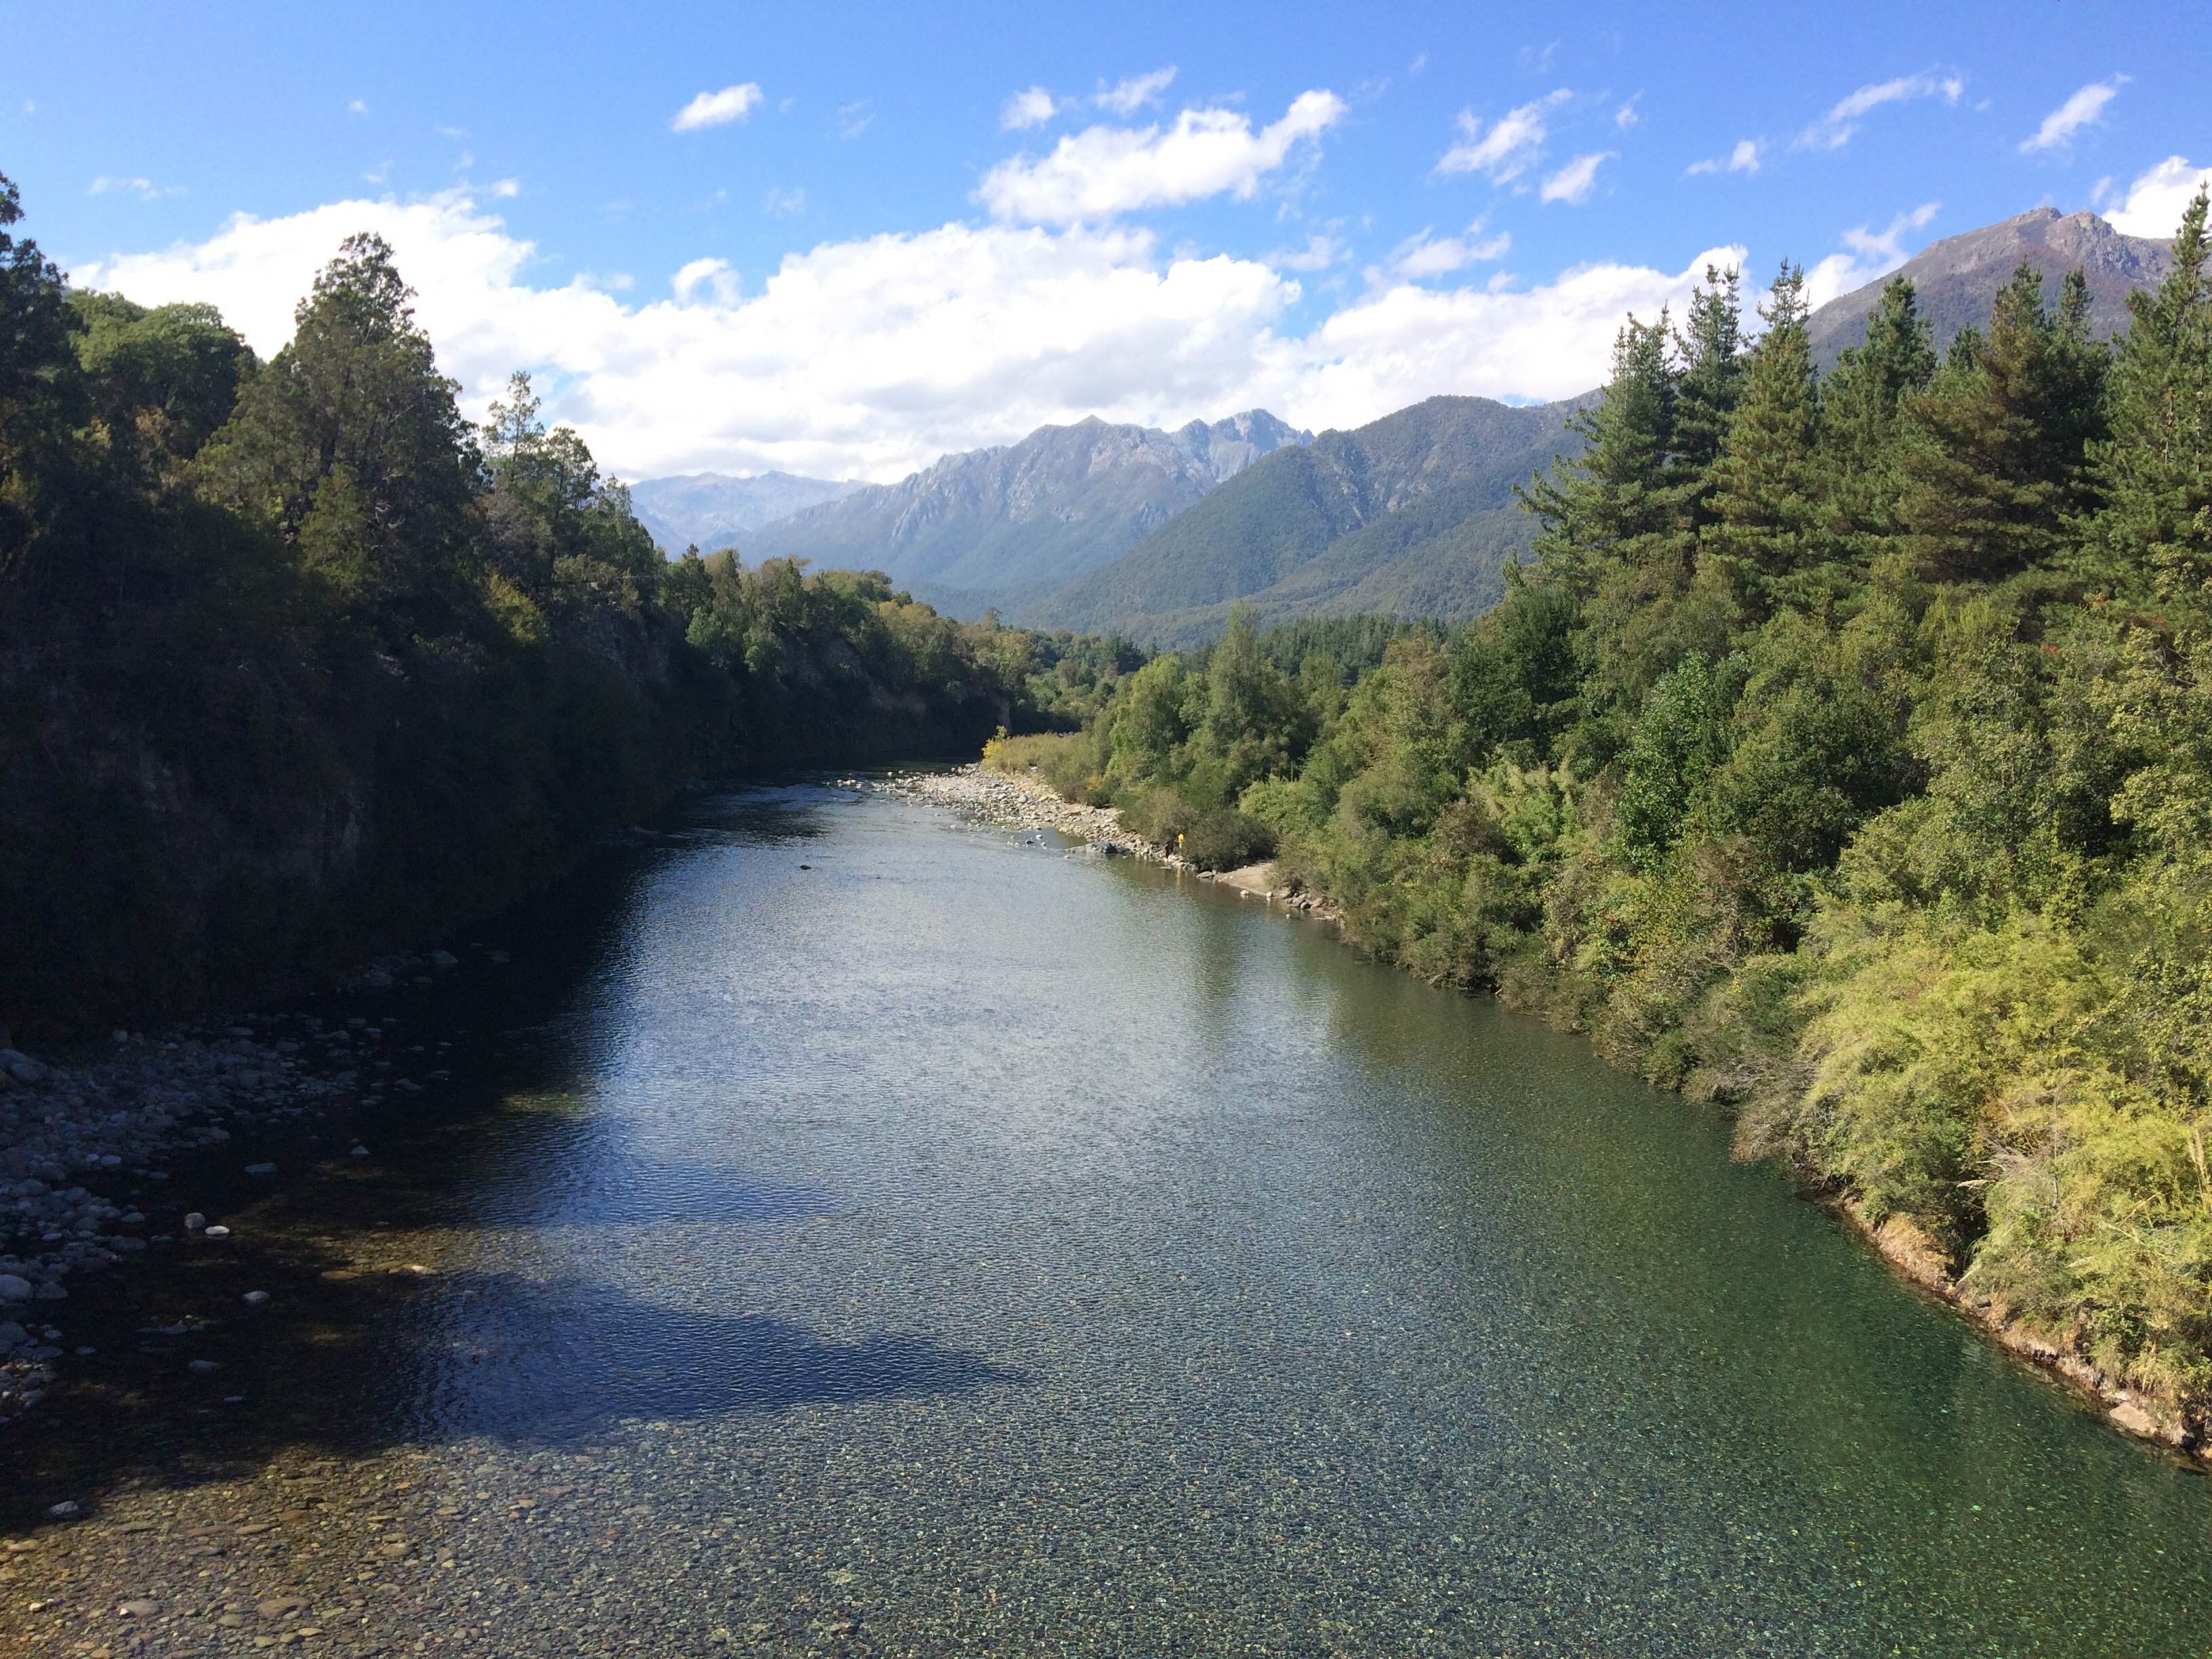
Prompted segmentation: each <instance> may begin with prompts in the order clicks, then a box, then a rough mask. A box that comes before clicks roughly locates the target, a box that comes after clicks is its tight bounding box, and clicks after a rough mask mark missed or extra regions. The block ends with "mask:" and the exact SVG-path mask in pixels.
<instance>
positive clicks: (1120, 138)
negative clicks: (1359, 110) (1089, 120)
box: [977, 91, 1346, 224]
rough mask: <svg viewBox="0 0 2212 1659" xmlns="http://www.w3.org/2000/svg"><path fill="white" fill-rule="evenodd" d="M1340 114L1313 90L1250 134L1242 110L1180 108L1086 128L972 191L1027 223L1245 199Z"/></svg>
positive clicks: (1337, 104)
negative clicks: (1160, 120) (1157, 116)
mask: <svg viewBox="0 0 2212 1659" xmlns="http://www.w3.org/2000/svg"><path fill="white" fill-rule="evenodd" d="M1345 115H1346V104H1345V101H1344V100H1342V99H1341V98H1339V97H1338V96H1337V95H1336V94H1334V93H1333V92H1328V91H1315V92H1304V93H1300V94H1298V96H1297V98H1296V99H1294V100H1292V101H1291V106H1290V108H1289V109H1288V110H1287V111H1285V112H1284V115H1283V118H1282V119H1280V120H1279V121H1277V122H1275V123H1273V125H1269V126H1266V127H1262V128H1261V129H1260V131H1257V132H1255V131H1253V130H1252V121H1251V118H1250V117H1249V116H1247V115H1244V114H1242V113H1240V112H1237V111H1235V110H1227V109H1187V110H1185V111H1183V112H1182V114H1180V115H1178V116H1177V117H1176V118H1175V122H1174V124H1173V125H1170V126H1167V127H1160V126H1157V125H1155V126H1148V127H1134V128H1132V127H1103V126H1102V127H1089V128H1086V129H1085V131H1081V132H1078V133H1071V134H1069V135H1068V136H1066V137H1064V138H1062V139H1061V140H1060V142H1059V143H1057V144H1055V145H1054V147H1053V149H1052V150H1051V152H1050V153H1049V154H1048V155H1042V156H1036V157H1032V156H1029V155H1018V156H1015V157H1013V158H1012V159H1011V160H1008V161H1001V162H1000V163H999V165H998V166H996V167H993V168H992V169H991V170H990V172H988V173H986V174H984V176H983V182H982V185H981V188H980V189H979V191H977V194H978V196H979V197H981V200H982V202H983V204H984V205H985V206H986V207H987V208H989V209H990V210H991V213H992V215H993V216H994V217H996V218H999V219H1003V220H1010V221H1018V222H1027V223H1033V224H1072V223H1074V222H1078V221H1091V222H1097V221H1102V220H1106V219H1110V218H1113V217H1114V216H1116V215H1117V214H1122V213H1129V212H1133V211H1134V210H1137V209H1139V208H1146V207H1168V206H1174V205H1176V204H1180V203H1184V202H1195V201H1199V200H1201V199H1203V198H1205V197H1209V196H1219V195H1223V194H1227V195H1231V196H1234V197H1237V199H1238V200H1240V201H1249V199H1250V198H1251V197H1253V196H1254V195H1255V194H1256V193H1257V191H1259V188H1260V185H1261V181H1262V180H1264V179H1266V178H1267V176H1268V175H1269V174H1270V173H1274V172H1275V171H1277V170H1278V169H1279V168H1280V167H1282V166H1283V165H1284V164H1285V162H1286V161H1289V160H1290V159H1291V155H1292V154H1293V153H1294V152H1295V151H1297V150H1298V149H1301V148H1302V147H1304V146H1309V145H1311V144H1314V143H1318V142H1319V140H1320V137H1321V135H1322V133H1324V132H1326V131H1328V129H1329V128H1330V127H1332V126H1334V125H1336V124H1337V123H1338V122H1339V121H1340V120H1342V119H1343V118H1344V117H1345Z"/></svg>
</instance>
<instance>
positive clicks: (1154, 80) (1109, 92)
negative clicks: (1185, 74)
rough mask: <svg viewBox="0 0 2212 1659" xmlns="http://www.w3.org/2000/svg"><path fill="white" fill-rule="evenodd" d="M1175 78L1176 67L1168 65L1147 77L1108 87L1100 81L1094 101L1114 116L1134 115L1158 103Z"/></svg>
mask: <svg viewBox="0 0 2212 1659" xmlns="http://www.w3.org/2000/svg"><path fill="white" fill-rule="evenodd" d="M1175 78H1176V67H1175V65H1174V64H1169V65H1168V66H1167V67H1166V68H1165V69H1156V70H1153V71H1152V73H1151V74H1149V75H1133V76H1130V77H1129V78H1128V79H1127V80H1126V81H1116V82H1115V83H1114V84H1113V85H1112V86H1110V87H1109V86H1108V85H1107V84H1106V83H1105V82H1103V81H1101V82H1099V83H1098V93H1097V99H1096V100H1095V101H1096V102H1097V106H1098V107H1099V108H1101V109H1103V110H1110V111H1112V112H1114V113H1115V114H1116V115H1134V114H1135V113H1136V112H1138V111H1139V110H1140V109H1142V108H1144V106H1146V105H1147V104H1156V103H1158V102H1159V100H1160V94H1162V93H1164V92H1165V91H1166V90H1167V89H1168V88H1169V86H1170V84H1171V83H1172V82H1174V80H1175Z"/></svg>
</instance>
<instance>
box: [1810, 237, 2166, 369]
mask: <svg viewBox="0 0 2212 1659" xmlns="http://www.w3.org/2000/svg"><path fill="white" fill-rule="evenodd" d="M2172 246H2173V245H2172V242H2170V241H2162V240H2154V239H2152V238H2150V237H2147V236H2129V235H2125V234H2123V233H2121V232H2119V231H2117V230H2115V229H2113V228H2112V226H2111V225H2109V224H2107V223H2106V222H2105V221H2104V220H2102V219H2100V218H2099V217H2098V216H2096V215H2095V214H2093V213H2069V214H2066V215H2063V216H2061V215H2060V213H2059V211H2058V210H2057V209H2056V208H2047V207H2045V208H2037V209H2035V210H2033V212H2029V213H2022V214H2020V215H2018V216H2015V217H2013V218H2010V219H2004V220H2000V221H1999V222H1997V223H1996V224H1994V225H1984V226H1983V227H1982V228H1980V229H1979V230H1969V231H1966V232H1964V233H1962V234H1960V235H1957V236H1946V237H1945V238H1943V240H1942V241H1940V242H1930V243H1929V245H1928V246H1926V247H1924V248H1923V249H1921V250H1920V252H1917V253H1916V254H1914V255H1913V256H1912V258H1910V259H1907V260H1906V261H1905V263H1904V264H1902V265H1899V267H1898V268H1897V269H1896V270H1893V271H1892V272H1890V273H1889V275H1888V276H1883V277H1881V278H1879V279H1877V280H1876V281H1875V282H1871V283H1868V284H1867V285H1866V286H1865V287H1864V288H1861V289H1853V290H1852V291H1851V292H1850V293H1849V294H1844V295H1838V296H1837V297H1836V298H1835V299H1832V300H1831V301H1828V303H1827V304H1826V305H1824V306H1822V307H1820V309H1819V310H1817V311H1815V312H1814V313H1813V314H1812V316H1811V317H1810V318H1808V319H1807V320H1806V325H1805V331H1806V333H1807V335H1808V337H1810V339H1811V342H1812V346H1813V360H1814V362H1816V363H1818V364H1819V365H1820V367H1821V368H1823V369H1827V368H1833V367H1835V362H1836V358H1837V356H1838V355H1839V354H1840V353H1841V352H1843V351H1844V349H1846V348H1847V347H1850V346H1855V345H1857V344H1860V343H1862V342H1863V341H1864V340H1865V338H1866V325H1867V319H1868V318H1869V316H1870V315H1872V314H1873V312H1874V308H1875V302H1876V301H1879V300H1880V299H1881V290H1882V289H1883V288H1884V287H1885V286H1887V284H1888V283H1891V282H1893V281H1894V280H1895V279H1896V278H1898V277H1899V276H1905V277H1910V278H1911V282H1912V286H1913V290H1914V293H1915V295H1917V298H1918V300H1919V301H1920V308H1921V310H1922V312H1923V313H1925V314H1926V316H1927V318H1928V320H1929V325H1930V327H1931V329H1932V330H1933V332H1934V334H1935V339H1936V349H1937V350H1938V351H1941V350H1942V349H1944V348H1946V347H1947V346H1948V345H1949V344H1950V343H1951V342H1952V341H1953V340H1954V338H1956V337H1957V336H1958V332H1959V331H1960V329H1962V328H1965V327H1966V326H1968V325H1972V326H1974V327H1977V328H1979V327H1982V326H1984V325H1986V324H1987V323H1988V321H1989V319H1990V307H1991V306H1992V305H1993V304H1994V302H1995V301H1996V294H1997V290H1998V289H2001V288H2002V287H2003V286H2004V285H2005V284H2006V283H2008V282H2010V281H2011V280H2012V274H2013V272H2014V271H2015V270H2016V269H2018V268H2019V266H2020V264H2021V261H2022V260H2026V261H2027V263H2028V264H2031V265H2033V266H2034V267H2035V269H2036V270H2039V271H2041V272H2042V273H2043V296H2044V299H2045V302H2046V303H2049V304H2056V303H2057V299H2058V284H2059V283H2061V282H2062V281H2063V280H2064V278H2065V276H2066V273H2067V272H2068V271H2069V270H2073V269H2074V268H2075V266H2076V265H2079V266H2080V267H2081V274H2082V276H2084V278H2086V279H2087V283H2088V285H2089V326H2090V327H2091V329H2092V330H2093V331H2095V332H2096V333H2098V334H2100V335H2102V336H2111V335H2114V334H2118V333H2119V332H2120V331H2122V330H2123V329H2124V328H2126V327H2127V325H2128V295H2130V293H2132V292H2134V290H2136V289H2139V288H2145V287H2148V286H2150V285H2152V284H2154V283H2158V282H2160V281H2162V280H2163V279H2164V278H2165V276H2166V262H2167V258H2168V255H2169V253H2170V252H2171V250H2172Z"/></svg>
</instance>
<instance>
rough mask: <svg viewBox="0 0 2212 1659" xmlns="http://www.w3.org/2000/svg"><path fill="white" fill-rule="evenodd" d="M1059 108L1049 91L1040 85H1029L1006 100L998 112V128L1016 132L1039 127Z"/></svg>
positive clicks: (1002, 130)
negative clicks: (1023, 90) (1027, 88)
mask: <svg viewBox="0 0 2212 1659" xmlns="http://www.w3.org/2000/svg"><path fill="white" fill-rule="evenodd" d="M1059 108H1060V106H1059V105H1058V104H1057V103H1055V102H1054V100H1053V96H1052V94H1050V93H1048V92H1047V91H1046V90H1045V89H1044V88H1042V87H1031V88H1029V90H1028V91H1026V92H1018V93H1016V94H1014V95H1013V96H1012V97H1011V98H1009V99H1007V100H1006V107H1005V108H1004V109H1002V110H1000V112H999V130H1000V131H1001V132H1018V131H1026V130H1027V129H1029V128H1030V127H1041V126H1042V125H1044V124H1045V123H1046V122H1048V121H1049V120H1051V119H1052V118H1053V116H1054V113H1055V112H1057V111H1058V110H1059Z"/></svg>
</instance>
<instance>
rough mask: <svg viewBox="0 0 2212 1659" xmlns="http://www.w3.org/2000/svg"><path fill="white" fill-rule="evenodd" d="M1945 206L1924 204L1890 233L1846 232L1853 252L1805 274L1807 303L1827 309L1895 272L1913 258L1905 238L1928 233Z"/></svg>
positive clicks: (1902, 215)
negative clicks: (1913, 233) (1842, 296)
mask: <svg viewBox="0 0 2212 1659" xmlns="http://www.w3.org/2000/svg"><path fill="white" fill-rule="evenodd" d="M1942 205H1943V204H1942V203H1941V202H1923V203H1922V204H1920V205H1919V206H1918V207H1917V208H1913V209H1911V210H1910V211H1908V212H1905V213H1900V214H1899V215H1898V216H1896V217H1895V218H1894V219H1892V220H1891V221H1890V222H1889V227H1888V228H1887V229H1886V230H1881V231H1874V230H1869V229H1868V228H1867V227H1865V226H1864V225H1861V226H1860V227H1859V228H1857V230H1847V231H1845V232H1844V246H1845V247H1846V248H1848V249H1849V250H1850V252H1845V253H1831V254H1830V255H1829V256H1828V257H1827V258H1825V259H1823V260H1821V261H1820V263H1819V264H1816V265H1814V267H1813V268H1812V269H1811V270H1808V271H1807V272H1806V273H1805V300H1806V303H1807V304H1808V305H1813V306H1824V305H1826V304H1827V302H1828V301H1831V300H1832V299H1834V298H1835V297H1836V296H1837V295H1839V294H1849V293H1850V291H1851V290H1852V289H1855V288H1864V287H1865V286H1866V285H1867V284H1868V283H1871V282H1873V281H1875V279H1877V278H1878V277H1882V276H1887V275H1889V273H1890V272H1891V271H1893V270H1896V269H1897V268H1898V266H1899V265H1901V264H1904V263H1905V259H1906V258H1908V257H1909V256H1907V254H1906V253H1905V246H1904V243H1905V234H1907V233H1908V232H1911V231H1915V230H1921V229H1924V228H1926V227H1927V225H1928V224H1929V222H1930V221H1931V220H1933V219H1934V218H1935V217H1936V212H1937V211H1938V210H1940V209H1941V208H1942Z"/></svg>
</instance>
